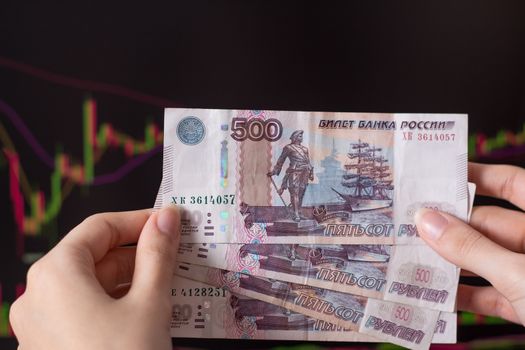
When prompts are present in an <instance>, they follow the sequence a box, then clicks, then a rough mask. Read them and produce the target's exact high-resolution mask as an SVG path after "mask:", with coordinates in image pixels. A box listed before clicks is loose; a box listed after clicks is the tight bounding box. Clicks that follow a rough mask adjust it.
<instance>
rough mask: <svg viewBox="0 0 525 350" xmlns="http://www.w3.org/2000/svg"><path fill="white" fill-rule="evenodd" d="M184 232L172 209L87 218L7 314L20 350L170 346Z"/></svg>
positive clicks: (39, 266) (33, 273)
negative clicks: (176, 274)
mask: <svg viewBox="0 0 525 350" xmlns="http://www.w3.org/2000/svg"><path fill="white" fill-rule="evenodd" d="M179 229H180V216H179V213H178V210H177V209H176V208H173V207H171V208H164V209H162V210H161V211H159V212H156V213H154V212H152V211H151V210H140V211H131V212H121V213H104V214H96V215H93V216H91V217H89V218H87V219H86V220H84V221H83V222H82V223H81V224H80V225H78V226H77V227H76V228H74V229H73V230H72V231H71V232H70V233H69V234H68V235H66V237H65V238H64V239H63V240H62V241H61V242H60V243H59V244H57V245H56V247H55V248H53V249H52V250H51V251H50V252H49V253H48V254H46V255H45V256H44V257H42V258H41V259H40V260H38V261H37V262H36V263H34V264H33V265H32V266H31V268H30V269H29V272H28V276H27V287H26V291H25V293H24V294H23V295H22V296H20V298H18V299H17V300H16V301H15V303H14V304H13V305H12V307H11V310H10V315H9V316H10V321H11V325H12V328H13V330H14V332H15V334H16V336H17V338H18V341H19V349H22V350H28V349H53V350H61V349H67V350H71V349H75V350H76V349H86V350H87V349H89V350H93V349H128V350H129V349H172V344H171V337H170V318H171V300H170V294H169V291H170V288H171V283H172V278H173V277H172V276H173V271H174V263H175V257H176V252H177V247H178V242H179V237H180V234H179ZM137 241H138V244H137V246H136V247H122V245H129V244H133V243H136V242H137Z"/></svg>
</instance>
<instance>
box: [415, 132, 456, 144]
mask: <svg viewBox="0 0 525 350" xmlns="http://www.w3.org/2000/svg"><path fill="white" fill-rule="evenodd" d="M455 138H456V134H438V133H418V134H417V140H418V141H438V142H447V141H454V140H455Z"/></svg>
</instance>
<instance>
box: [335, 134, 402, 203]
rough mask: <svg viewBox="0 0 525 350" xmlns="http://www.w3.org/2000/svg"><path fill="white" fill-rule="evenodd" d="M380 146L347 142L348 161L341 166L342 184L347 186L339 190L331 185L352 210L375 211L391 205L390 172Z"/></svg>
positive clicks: (391, 186) (392, 187) (359, 141)
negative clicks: (342, 168)
mask: <svg viewBox="0 0 525 350" xmlns="http://www.w3.org/2000/svg"><path fill="white" fill-rule="evenodd" d="M381 151H382V149H381V148H378V147H374V146H373V145H370V144H369V143H367V142H361V140H358V142H357V143H352V144H350V151H349V152H348V153H347V157H348V159H349V162H348V163H347V164H345V165H344V168H345V173H344V174H343V175H342V181H341V185H342V186H344V187H346V188H348V189H349V192H348V193H342V192H341V191H338V190H336V189H334V188H333V187H332V191H334V192H335V193H337V194H338V195H339V196H340V197H341V198H342V199H343V200H344V201H345V203H346V205H347V206H349V207H350V208H351V210H352V211H364V210H376V209H382V208H388V207H390V206H392V195H391V193H392V191H393V190H394V186H393V185H392V181H393V180H392V173H391V171H390V166H389V165H388V164H387V163H388V159H386V158H385V157H384V156H383V155H382V154H381Z"/></svg>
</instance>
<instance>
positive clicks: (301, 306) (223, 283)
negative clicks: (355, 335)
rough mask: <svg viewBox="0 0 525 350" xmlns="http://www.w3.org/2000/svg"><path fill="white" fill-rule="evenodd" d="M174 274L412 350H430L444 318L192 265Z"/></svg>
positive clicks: (428, 311)
mask: <svg viewBox="0 0 525 350" xmlns="http://www.w3.org/2000/svg"><path fill="white" fill-rule="evenodd" d="M175 274H177V275H179V276H182V277H186V278H189V279H193V280H196V281H200V282H203V283H207V284H210V285H212V286H215V287H220V288H224V289H226V290H229V291H231V292H233V293H235V294H239V295H243V296H246V297H250V298H253V299H257V300H261V301H264V302H267V303H270V304H274V305H277V306H280V307H283V308H285V309H288V310H291V311H294V312H297V313H300V314H303V315H306V316H309V317H312V318H314V319H318V320H322V321H326V322H329V323H333V324H335V325H337V326H339V327H343V328H345V329H349V330H352V331H358V332H359V333H362V334H367V335H371V336H373V337H376V338H378V339H381V340H383V341H388V342H391V343H394V344H397V345H401V346H405V347H407V348H410V349H428V347H429V345H430V343H431V341H432V337H433V334H434V330H435V328H436V325H437V321H438V317H439V313H440V312H439V311H437V310H431V309H426V308H420V307H417V306H413V305H406V304H399V303H394V302H388V301H381V300H377V299H370V298H366V297H362V296H357V295H352V294H346V293H341V292H336V291H331V290H327V289H322V288H316V287H312V286H306V285H297V284H294V283H290V282H283V281H277V280H272V279H267V278H262V277H255V276H251V275H245V274H242V273H238V272H232V271H226V270H221V269H216V268H212V267H206V266H199V265H191V264H187V263H177V265H176V269H175Z"/></svg>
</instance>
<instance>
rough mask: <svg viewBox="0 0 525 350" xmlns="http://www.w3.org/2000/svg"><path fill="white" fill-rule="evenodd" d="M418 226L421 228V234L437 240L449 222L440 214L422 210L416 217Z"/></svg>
mask: <svg viewBox="0 0 525 350" xmlns="http://www.w3.org/2000/svg"><path fill="white" fill-rule="evenodd" d="M414 220H415V222H416V225H417V226H418V228H420V232H419V234H422V235H425V236H426V237H428V238H430V239H433V240H436V239H438V238H439V237H441V235H442V234H443V231H445V229H446V228H447V225H448V220H447V218H446V217H444V216H443V215H441V214H440V213H439V212H437V211H435V210H431V209H426V208H421V209H419V210H418V211H417V212H416V215H415V217H414Z"/></svg>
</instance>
